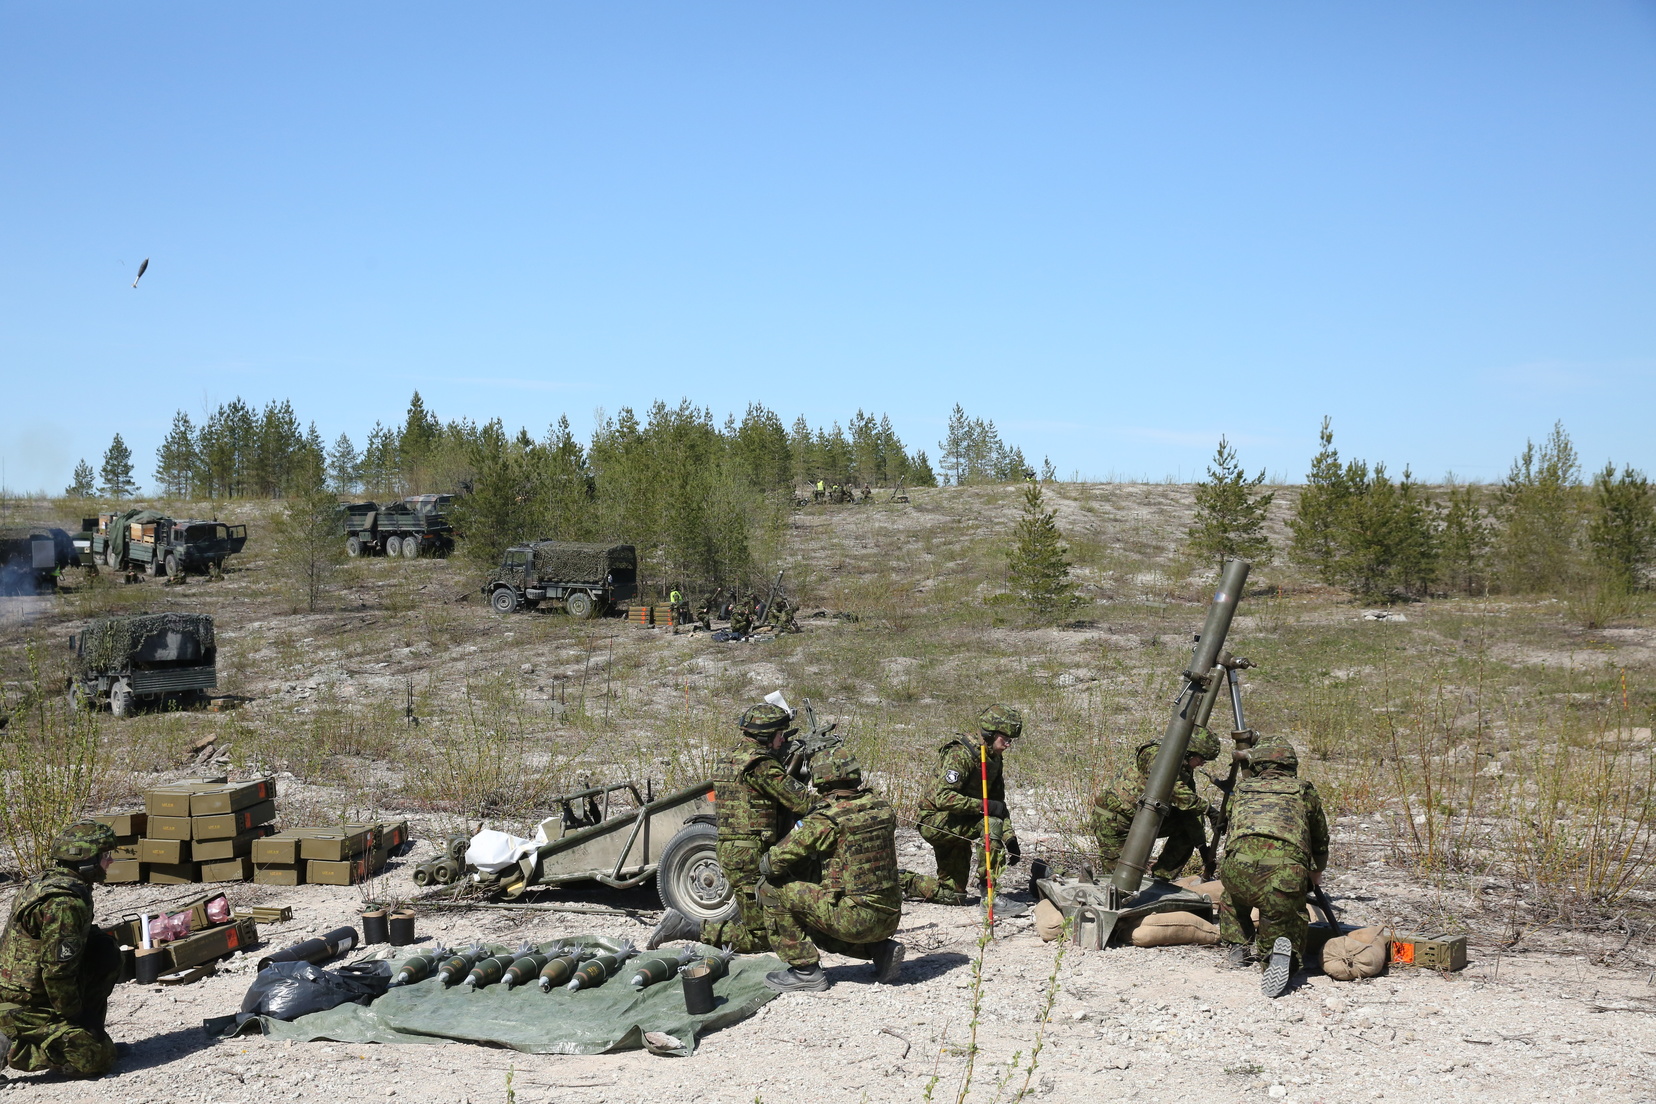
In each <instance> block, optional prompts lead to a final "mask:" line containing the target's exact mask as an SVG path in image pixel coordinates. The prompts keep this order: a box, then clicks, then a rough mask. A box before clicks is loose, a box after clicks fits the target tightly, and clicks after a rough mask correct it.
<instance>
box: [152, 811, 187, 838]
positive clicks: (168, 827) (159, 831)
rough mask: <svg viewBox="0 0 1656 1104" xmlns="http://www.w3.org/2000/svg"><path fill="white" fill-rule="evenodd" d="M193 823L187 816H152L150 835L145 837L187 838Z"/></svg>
mask: <svg viewBox="0 0 1656 1104" xmlns="http://www.w3.org/2000/svg"><path fill="white" fill-rule="evenodd" d="M192 827H193V825H192V824H191V823H190V818H189V817H187V816H151V817H150V818H149V835H147V836H145V837H144V838H145V839H152V840H158V839H170V840H187V839H189V838H190V829H191V828H192Z"/></svg>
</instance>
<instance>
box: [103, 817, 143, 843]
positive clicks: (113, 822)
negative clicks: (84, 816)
mask: <svg viewBox="0 0 1656 1104" xmlns="http://www.w3.org/2000/svg"><path fill="white" fill-rule="evenodd" d="M147 818H148V814H146V813H98V814H96V815H94V816H93V817H92V819H93V820H95V821H97V822H98V823H99V824H107V825H109V827H110V828H111V829H113V830H114V832H115V834H116V835H117V836H120V837H121V838H122V839H123V840H125V839H128V838H130V839H137V838H138V837H139V836H141V835H143V834H144V821H145V820H146V819H147Z"/></svg>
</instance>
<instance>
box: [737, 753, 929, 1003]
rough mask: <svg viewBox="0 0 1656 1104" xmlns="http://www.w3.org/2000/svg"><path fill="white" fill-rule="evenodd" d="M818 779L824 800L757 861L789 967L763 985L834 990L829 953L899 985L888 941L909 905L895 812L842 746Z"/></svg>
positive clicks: (769, 916) (823, 759) (814, 773)
mask: <svg viewBox="0 0 1656 1104" xmlns="http://www.w3.org/2000/svg"><path fill="white" fill-rule="evenodd" d="M811 781H812V783H813V784H814V785H815V786H816V789H817V795H818V797H819V798H820V799H821V800H822V802H823V803H822V804H820V805H818V806H817V807H816V808H815V809H813V810H811V812H810V813H809V814H807V815H806V817H805V819H804V820H801V821H800V822H799V826H798V827H797V828H795V829H794V830H793V831H792V832H789V833H788V837H787V838H786V839H784V840H783V841H782V842H781V843H779V844H777V845H776V846H775V847H772V848H771V849H770V850H769V851H768V852H766V853H765V856H764V858H762V859H761V860H760V862H759V873H760V874H761V875H762V876H763V878H764V879H765V880H764V881H762V882H760V883H759V891H758V892H759V900H760V902H761V903H762V904H763V905H764V909H765V920H766V922H767V923H768V924H769V925H770V942H771V949H772V950H773V951H775V952H776V955H777V957H778V958H780V959H782V961H783V962H785V963H786V964H787V967H788V968H787V969H784V970H777V971H774V972H773V973H770V974H767V975H765V983H766V984H767V985H769V986H770V987H771V988H772V989H775V990H777V991H778V992H782V993H792V992H814V991H817V990H821V989H826V988H828V976H827V975H826V974H824V973H823V972H822V964H821V951H823V950H826V951H830V952H832V953H834V954H841V955H846V956H847V957H849V958H861V959H867V960H870V961H872V962H873V963H874V980H875V981H878V982H886V983H890V982H893V981H896V980H897V974H898V972H899V970H901V968H902V965H903V954H904V949H903V945H902V944H901V943H899V942H897V941H896V940H895V939H893V938H891V937H892V935H894V934H895V933H896V931H897V925H898V923H899V922H900V920H901V919H902V899H903V895H902V891H901V890H900V889H899V888H898V885H897V814H896V813H895V812H893V811H892V808H891V806H890V805H888V804H886V802H885V800H884V799H883V798H881V797H880V796H879V795H877V794H875V793H874V791H873V790H871V789H868V788H867V787H865V786H864V785H863V781H862V767H861V765H860V764H858V762H857V759H856V757H855V756H854V755H852V754H851V753H850V752H848V751H846V750H845V749H844V748H834V749H832V750H830V751H828V752H825V753H823V754H821V755H818V756H817V757H816V758H815V759H814V760H812V762H811Z"/></svg>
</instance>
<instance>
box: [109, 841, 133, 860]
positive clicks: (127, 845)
mask: <svg viewBox="0 0 1656 1104" xmlns="http://www.w3.org/2000/svg"><path fill="white" fill-rule="evenodd" d="M110 854H112V855H114V856H115V860H116V861H117V862H119V861H120V860H122V859H136V858H139V857H140V856H139V854H138V841H137V840H135V839H133V840H126V841H124V842H122V843H118V844H116V845H115V850H114V851H111V852H110Z"/></svg>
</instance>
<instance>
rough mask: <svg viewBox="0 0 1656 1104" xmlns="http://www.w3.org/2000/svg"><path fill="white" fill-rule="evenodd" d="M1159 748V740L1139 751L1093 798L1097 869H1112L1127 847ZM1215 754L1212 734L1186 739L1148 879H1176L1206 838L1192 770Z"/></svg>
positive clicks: (1202, 807)
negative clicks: (1187, 743)
mask: <svg viewBox="0 0 1656 1104" xmlns="http://www.w3.org/2000/svg"><path fill="white" fill-rule="evenodd" d="M1160 748H1161V741H1160V740H1156V741H1154V742H1152V743H1148V744H1145V745H1143V746H1142V747H1140V748H1139V749H1138V754H1137V755H1136V756H1134V761H1133V762H1132V763H1130V764H1129V765H1127V766H1125V767H1123V768H1121V770H1120V771H1119V772H1118V773H1117V774H1116V776H1115V778H1114V779H1112V780H1111V782H1110V785H1109V787H1108V788H1107V789H1105V790H1104V791H1103V792H1102V793H1100V794H1099V795H1098V796H1097V797H1096V798H1094V799H1093V809H1092V816H1091V820H1092V830H1093V836H1094V838H1096V839H1097V840H1098V857H1099V860H1100V863H1101V864H1102V865H1101V866H1100V869H1101V870H1110V869H1112V868H1114V866H1115V864H1116V860H1117V859H1119V858H1121V849H1122V848H1123V847H1124V846H1126V843H1127V834H1128V832H1130V831H1131V830H1132V827H1133V815H1134V814H1135V813H1137V812H1138V803H1139V799H1140V798H1141V797H1142V796H1143V795H1144V790H1145V785H1146V783H1147V782H1148V780H1149V778H1150V765H1151V764H1152V763H1154V762H1155V761H1156V752H1157V751H1158V750H1159V749H1160ZM1219 752H1220V748H1219V740H1218V738H1217V737H1215V736H1214V735H1213V734H1212V733H1210V732H1207V731H1206V730H1198V731H1197V732H1195V733H1193V734H1192V735H1191V737H1190V746H1189V754H1188V755H1186V756H1185V761H1184V764H1183V766H1181V767H1180V768H1179V776H1178V778H1177V779H1176V780H1175V781H1174V783H1173V793H1172V795H1171V796H1170V797H1169V799H1168V804H1169V805H1170V806H1171V808H1170V809H1169V810H1168V812H1167V815H1166V816H1165V817H1163V818H1162V822H1161V830H1160V832H1159V833H1158V835H1160V836H1165V837H1166V839H1167V842H1166V843H1165V844H1163V845H1162V851H1161V854H1160V855H1159V856H1157V858H1156V865H1155V866H1153V867H1152V868H1151V869H1150V873H1151V874H1152V875H1154V876H1155V877H1157V878H1160V879H1161V880H1162V881H1164V882H1171V881H1173V880H1174V879H1175V878H1177V877H1178V876H1179V873H1180V872H1181V871H1182V870H1184V865H1185V863H1187V862H1189V861H1190V856H1191V855H1193V854H1195V852H1196V849H1197V848H1198V847H1200V846H1202V843H1203V840H1204V839H1205V838H1206V836H1205V833H1204V831H1203V826H1202V814H1203V813H1204V812H1205V811H1206V809H1207V802H1205V801H1203V800H1202V798H1201V797H1200V796H1199V795H1198V794H1197V793H1196V769H1197V768H1198V767H1200V766H1201V765H1202V764H1203V763H1211V762H1213V761H1214V760H1215V759H1217V758H1219Z"/></svg>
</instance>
